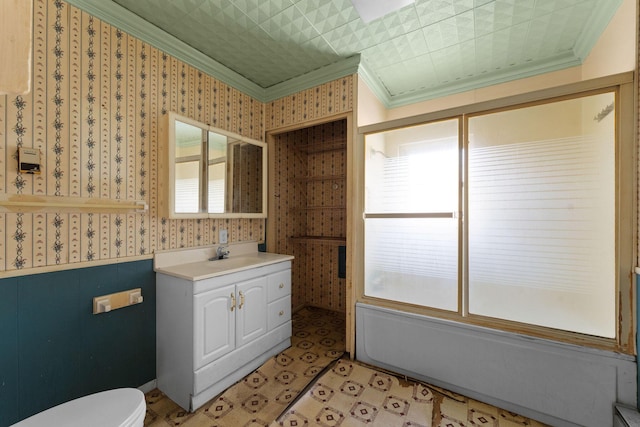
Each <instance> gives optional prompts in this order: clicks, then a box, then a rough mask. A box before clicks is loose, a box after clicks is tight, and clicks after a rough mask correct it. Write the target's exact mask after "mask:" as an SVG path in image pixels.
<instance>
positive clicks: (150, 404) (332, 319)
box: [145, 307, 544, 427]
mask: <svg viewBox="0 0 640 427" xmlns="http://www.w3.org/2000/svg"><path fill="white" fill-rule="evenodd" d="M343 352H344V316H343V315H340V314H337V313H335V312H331V311H326V310H322V309H317V308H312V307H306V308H304V309H302V310H300V311H298V312H296V313H295V314H294V316H293V337H292V346H291V347H290V348H288V349H286V350H285V351H283V352H282V353H280V354H279V355H278V356H276V357H274V358H272V359H270V360H268V361H267V362H265V364H264V365H262V366H261V367H260V368H258V369H257V370H256V371H255V372H253V373H251V374H249V375H248V376H247V377H245V378H244V379H243V380H241V381H239V382H238V383H236V384H235V385H233V386H232V387H230V388H229V389H227V390H226V391H225V392H224V393H222V394H221V395H220V396H218V397H216V398H214V399H212V400H211V401H210V402H208V403H206V404H205V405H204V406H202V407H201V408H200V409H198V410H197V411H196V412H195V413H188V412H186V411H184V410H183V409H182V408H180V407H179V406H177V405H176V404H175V403H173V402H172V401H171V400H170V399H169V398H168V397H166V396H165V395H164V394H163V393H162V392H161V391H159V390H157V389H156V390H152V391H151V392H149V393H147V395H146V399H147V416H146V418H145V426H162V427H166V426H185V427H259V426H261V427H267V426H270V427H278V426H282V427H303V426H305V427H310V426H322V427H334V426H336V427H337V426H343V427H351V426H380V427H395V426H398V427H400V426H402V427H409V426H424V427H436V426H437V427H463V426H492V427H520V426H531V427H543V426H544V424H541V423H539V422H537V421H534V420H531V419H528V418H524V417H522V416H519V415H517V414H513V413H511V412H508V411H505V410H503V409H500V408H496V407H493V406H490V405H485V404H483V403H481V402H478V401H475V400H473V399H469V398H466V397H464V396H461V395H458V394H455V393H452V392H449V391H447V390H444V389H441V388H438V387H433V386H431V385H428V384H423V383H419V382H414V381H407V380H406V379H403V378H400V377H397V376H395V375H391V374H389V373H385V372H381V371H379V370H376V369H372V368H371V367H369V366H365V365H363V364H361V363H358V362H356V361H352V360H349V359H348V358H347V357H344V358H341V356H342V354H343Z"/></svg>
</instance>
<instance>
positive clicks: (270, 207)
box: [265, 111, 361, 359]
mask: <svg viewBox="0 0 640 427" xmlns="http://www.w3.org/2000/svg"><path fill="white" fill-rule="evenodd" d="M338 120H346V122H347V132H346V134H347V147H346V156H347V164H346V171H345V174H346V186H347V201H346V204H347V206H346V215H347V218H346V228H347V229H346V240H347V244H346V246H347V248H346V281H345V282H346V284H345V296H346V301H345V321H346V336H345V350H346V352H347V353H349V356H350V357H351V358H352V359H353V358H354V357H355V301H356V299H355V289H356V288H355V286H354V266H355V265H357V263H356V262H357V261H356V259H355V254H356V253H357V251H356V250H355V249H356V248H355V247H354V245H356V244H358V239H356V238H355V237H356V234H355V231H356V230H355V229H356V228H357V227H356V224H358V223H359V222H358V221H357V219H354V212H357V208H358V207H359V206H360V202H359V201H356V202H355V203H354V200H355V199H354V195H355V193H354V191H355V190H356V187H355V185H356V183H359V182H360V181H361V178H360V173H359V172H357V171H356V170H355V169H354V164H355V163H354V157H357V156H354V154H356V153H357V150H356V149H355V142H356V135H357V128H356V126H355V124H354V112H352V111H349V112H346V113H341V114H336V115H333V116H328V117H323V118H321V119H317V120H309V121H306V122H303V123H298V124H295V125H290V126H286V127H280V128H275V129H269V130H268V131H266V132H265V141H266V142H267V158H268V178H267V180H268V185H267V187H268V194H269V197H268V201H267V221H266V222H267V223H266V228H265V230H266V234H267V236H266V245H267V250H269V248H273V247H275V244H276V236H275V223H274V222H273V221H269V218H272V217H273V216H274V215H275V209H274V207H275V205H276V194H275V189H274V182H275V169H276V163H275V156H274V155H273V153H275V144H276V141H275V136H276V135H279V134H282V133H287V132H293V131H297V130H301V129H306V128H309V127H313V126H317V125H321V124H325V123H330V122H335V121H338ZM358 200H359V199H358ZM356 275H357V274H356Z"/></svg>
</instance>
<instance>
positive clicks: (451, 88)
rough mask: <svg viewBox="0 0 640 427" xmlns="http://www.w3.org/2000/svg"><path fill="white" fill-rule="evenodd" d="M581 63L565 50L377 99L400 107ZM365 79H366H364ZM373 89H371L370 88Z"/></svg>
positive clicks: (388, 107)
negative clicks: (550, 56)
mask: <svg viewBox="0 0 640 427" xmlns="http://www.w3.org/2000/svg"><path fill="white" fill-rule="evenodd" d="M581 64H582V60H581V59H580V58H578V57H576V56H575V55H574V54H573V52H571V51H570V52H566V53H564V54H561V55H558V56H557V57H556V58H554V59H553V60H549V59H545V60H544V61H540V62H533V63H527V64H526V65H522V66H515V67H510V68H508V69H505V70H503V71H498V72H493V73H491V74H487V75H482V77H471V78H469V79H464V80H460V81H457V82H455V83H452V84H448V85H444V86H438V87H437V88H434V89H425V90H421V91H415V92H406V93H403V94H400V95H392V96H388V98H387V99H388V101H385V100H383V98H380V96H379V95H377V94H376V95H377V96H378V97H379V99H380V100H381V101H382V102H383V103H384V105H385V107H386V108H387V109H391V108H397V107H402V106H405V105H409V104H415V103H418V102H422V101H428V100H430V99H434V98H441V97H444V96H449V95H454V94H458V93H461V92H467V91H470V90H475V89H481V88H484V87H488V86H493V85H497V84H501V83H507V82H510V81H513V80H518V79H524V78H527V77H533V76H537V75H540V74H544V73H550V72H553V71H558V70H562V69H565V68H570V67H575V66H578V65H581ZM365 81H366V80H365ZM372 90H373V89H372Z"/></svg>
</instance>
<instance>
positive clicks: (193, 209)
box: [174, 121, 202, 213]
mask: <svg viewBox="0 0 640 427" xmlns="http://www.w3.org/2000/svg"><path fill="white" fill-rule="evenodd" d="M175 125H176V147H175V150H176V165H175V187H174V197H175V211H176V213H197V212H199V210H200V206H199V201H200V169H201V168H200V158H201V157H202V130H201V129H200V128H198V127H196V126H192V125H190V124H187V123H182V122H180V121H176V123H175Z"/></svg>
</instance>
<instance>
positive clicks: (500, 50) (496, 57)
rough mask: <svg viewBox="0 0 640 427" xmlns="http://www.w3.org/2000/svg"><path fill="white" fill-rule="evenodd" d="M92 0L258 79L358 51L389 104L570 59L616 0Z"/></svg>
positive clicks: (594, 35)
mask: <svg viewBox="0 0 640 427" xmlns="http://www.w3.org/2000/svg"><path fill="white" fill-rule="evenodd" d="M389 1H391V0H389ZM101 2H102V3H103V4H104V3H117V4H118V5H120V6H122V7H123V8H125V9H128V10H129V11H130V12H132V13H133V14H135V15H137V16H139V17H141V18H143V19H144V20H146V21H148V22H150V23H152V24H154V25H155V26H157V27H159V28H160V29H162V30H164V31H166V32H168V33H169V34H172V35H174V36H175V37H176V38H178V39H179V40H181V41H183V42H185V43H186V44H188V45H190V46H191V47H193V48H195V49H196V50H198V51H200V52H202V53H203V54H205V55H206V56H207V57H209V58H212V59H213V60H215V61H217V62H219V63H220V64H222V65H224V66H225V67H227V68H229V69H230V70H232V71H233V72H235V73H237V74H239V75H241V76H243V77H244V78H246V79H248V80H249V81H251V82H253V83H255V84H257V85H258V86H259V87H261V88H264V89H268V88H270V87H274V86H275V85H278V84H282V83H283V82H286V81H288V80H290V79H293V78H298V79H300V76H302V75H304V74H306V73H309V72H311V71H313V70H318V69H321V68H322V67H325V66H327V65H329V64H333V63H336V62H338V61H340V60H343V59H345V58H348V57H352V56H353V55H357V54H360V61H361V62H360V64H361V66H362V67H363V68H364V69H366V74H367V81H368V82H370V85H372V86H375V88H374V91H375V92H377V94H378V95H379V97H380V96H381V97H382V98H384V99H383V100H384V101H385V103H386V104H388V105H389V104H394V103H395V104H397V103H398V101H402V100H403V99H407V100H416V99H417V100H419V99H421V98H423V99H426V98H429V97H434V96H439V95H442V94H446V93H452V92H456V91H460V90H467V89H472V88H475V87H481V86H486V85H488V84H493V83H497V82H501V81H507V80H511V79H515V78H519V77H523V76H527V75H534V74H537V73H541V72H546V71H551V70H554V69H560V68H565V67H569V66H573V65H577V64H579V63H580V62H581V61H582V60H584V58H585V57H586V56H587V55H588V53H589V51H590V49H591V48H592V47H593V45H594V44H595V42H596V41H597V39H598V37H599V36H600V34H601V32H602V31H603V29H604V28H605V27H606V25H607V23H608V21H609V20H610V18H611V17H612V16H613V14H614V13H615V11H616V9H617V8H618V7H619V5H620V3H621V0H416V1H415V3H414V4H411V5H409V6H406V7H404V8H402V9H400V10H399V11H397V12H392V13H391V14H389V15H387V16H385V17H383V18H380V19H377V20H374V21H372V22H370V23H368V24H365V23H364V22H363V21H362V20H361V19H360V17H359V15H358V13H357V11H356V10H355V8H354V7H353V6H352V4H351V1H350V0H101ZM394 100H395V102H394Z"/></svg>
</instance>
